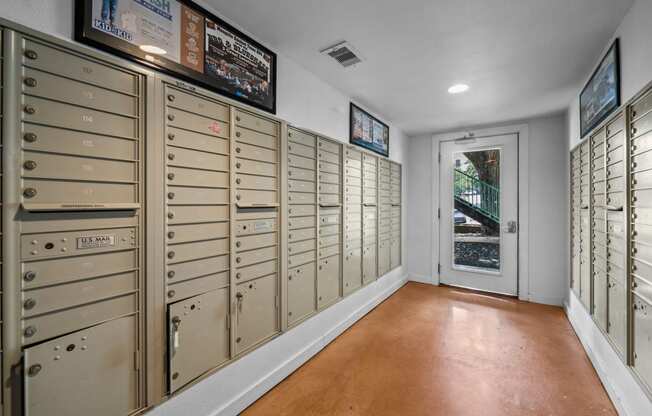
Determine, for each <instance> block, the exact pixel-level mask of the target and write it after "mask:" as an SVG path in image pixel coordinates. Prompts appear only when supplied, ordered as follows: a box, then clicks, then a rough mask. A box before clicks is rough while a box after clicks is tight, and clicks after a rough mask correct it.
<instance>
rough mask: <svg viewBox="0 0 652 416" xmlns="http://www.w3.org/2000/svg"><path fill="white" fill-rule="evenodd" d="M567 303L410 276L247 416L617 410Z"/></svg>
mask: <svg viewBox="0 0 652 416" xmlns="http://www.w3.org/2000/svg"><path fill="white" fill-rule="evenodd" d="M616 414H617V413H616V411H615V410H614V408H613V406H612V404H611V402H610V401H609V398H608V397H607V394H606V392H605V390H604V388H603V387H602V384H601V383H600V380H599V379H598V377H597V375H596V373H595V371H594V369H593V367H592V366H591V364H590V362H589V360H588V358H587V356H586V354H585V353H584V350H583V349H582V346H581V345H580V342H579V340H578V339H577V338H576V336H575V333H574V332H573V330H572V328H571V326H570V324H569V323H568V321H567V319H566V317H565V315H564V313H563V310H562V309H561V308H554V307H550V306H543V305H536V304H532V303H526V302H520V301H517V300H513V299H510V298H504V297H499V296H491V295H484V294H478V293H474V292H470V291H465V290H458V289H453V288H445V287H433V286H427V285H421V284H417V283H409V284H408V285H406V286H404V287H403V288H402V289H400V290H399V291H398V292H397V293H395V294H394V295H393V296H392V297H390V298H389V299H387V300H386V301H385V302H383V303H382V304H381V305H379V306H378V307H377V308H376V309H375V310H373V311H372V312H371V313H369V314H368V315H367V316H365V317H364V318H363V319H361V320H360V321H359V322H358V323H356V324H355V325H354V326H353V327H351V328H350V329H349V330H347V331H346V332H345V333H343V334H342V335H341V336H340V337H338V338H337V339H336V340H335V341H333V342H332V343H331V344H330V345H329V346H328V347H327V348H325V349H324V350H323V351H322V352H320V353H319V354H318V355H317V356H315V357H314V358H313V359H311V360H310V361H308V362H307V363H306V364H304V365H303V366H302V367H301V368H299V369H298V370H297V371H295V372H294V373H293V374H292V375H290V376H289V377H288V378H287V379H285V380H284V381H283V382H282V383H280V384H279V385H278V386H276V387H275V388H274V389H272V390H271V391H269V392H268V393H267V394H266V395H265V396H263V397H261V398H260V399H259V400H258V401H257V402H256V403H254V404H253V405H252V406H251V407H249V408H248V409H247V410H246V411H245V412H244V413H243V415H246V416H254V415H266V416H267V415H275V416H277V415H301V416H309V415H374V416H378V415H401V416H407V415H429V416H434V415H442V416H444V415H445V416H467V415H468V416H494V415H495V416H510V415H518V416H534V415H536V416H540V415H541V416H543V415H550V416H560V415H561V416H563V415H569V416H571V415H572V416H599V415H616Z"/></svg>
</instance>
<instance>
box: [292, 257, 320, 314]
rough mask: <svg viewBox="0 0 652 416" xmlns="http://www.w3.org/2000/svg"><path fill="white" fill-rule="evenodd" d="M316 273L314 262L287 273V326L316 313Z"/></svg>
mask: <svg viewBox="0 0 652 416" xmlns="http://www.w3.org/2000/svg"><path fill="white" fill-rule="evenodd" d="M316 284H317V273H316V269H315V262H311V263H308V264H305V265H303V266H299V267H295V268H293V269H290V271H289V272H288V324H289V325H293V324H295V323H297V322H299V321H301V320H302V319H305V318H306V317H308V316H310V315H312V314H313V313H314V312H315V311H316V304H317V303H316V293H317V287H316Z"/></svg>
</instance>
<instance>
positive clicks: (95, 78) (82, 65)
mask: <svg viewBox="0 0 652 416" xmlns="http://www.w3.org/2000/svg"><path fill="white" fill-rule="evenodd" d="M23 44H24V50H25V51H27V50H30V51H34V52H36V55H35V56H36V59H30V58H27V57H23V60H22V62H23V64H24V65H26V66H30V67H32V68H37V69H42V70H45V71H47V72H51V73H54V74H58V75H63V76H65V77H67V78H70V79H74V80H79V81H83V82H87V83H89V84H93V85H99V86H102V87H105V88H109V89H112V90H115V91H121V92H125V93H129V94H137V93H138V76H137V75H136V74H132V73H129V72H127V71H124V70H121V69H118V68H115V67H112V66H109V65H105V64H101V63H99V62H95V61H91V60H88V59H85V58H82V57H80V56H78V55H76V54H73V53H69V52H64V51H62V50H59V49H55V48H51V47H48V46H45V45H43V44H41V43H38V42H36V41H33V40H31V39H27V38H23Z"/></svg>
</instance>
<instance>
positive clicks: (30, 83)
mask: <svg viewBox="0 0 652 416" xmlns="http://www.w3.org/2000/svg"><path fill="white" fill-rule="evenodd" d="M25 85H27V86H28V87H36V79H34V78H32V77H29V78H25Z"/></svg>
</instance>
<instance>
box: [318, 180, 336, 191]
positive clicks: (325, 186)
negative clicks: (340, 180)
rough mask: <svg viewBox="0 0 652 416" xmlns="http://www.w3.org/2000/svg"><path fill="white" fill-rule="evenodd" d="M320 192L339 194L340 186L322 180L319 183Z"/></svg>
mask: <svg viewBox="0 0 652 416" xmlns="http://www.w3.org/2000/svg"><path fill="white" fill-rule="evenodd" d="M319 192H321V193H323V194H338V193H339V192H340V186H339V185H333V184H328V183H321V182H320V183H319Z"/></svg>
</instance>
